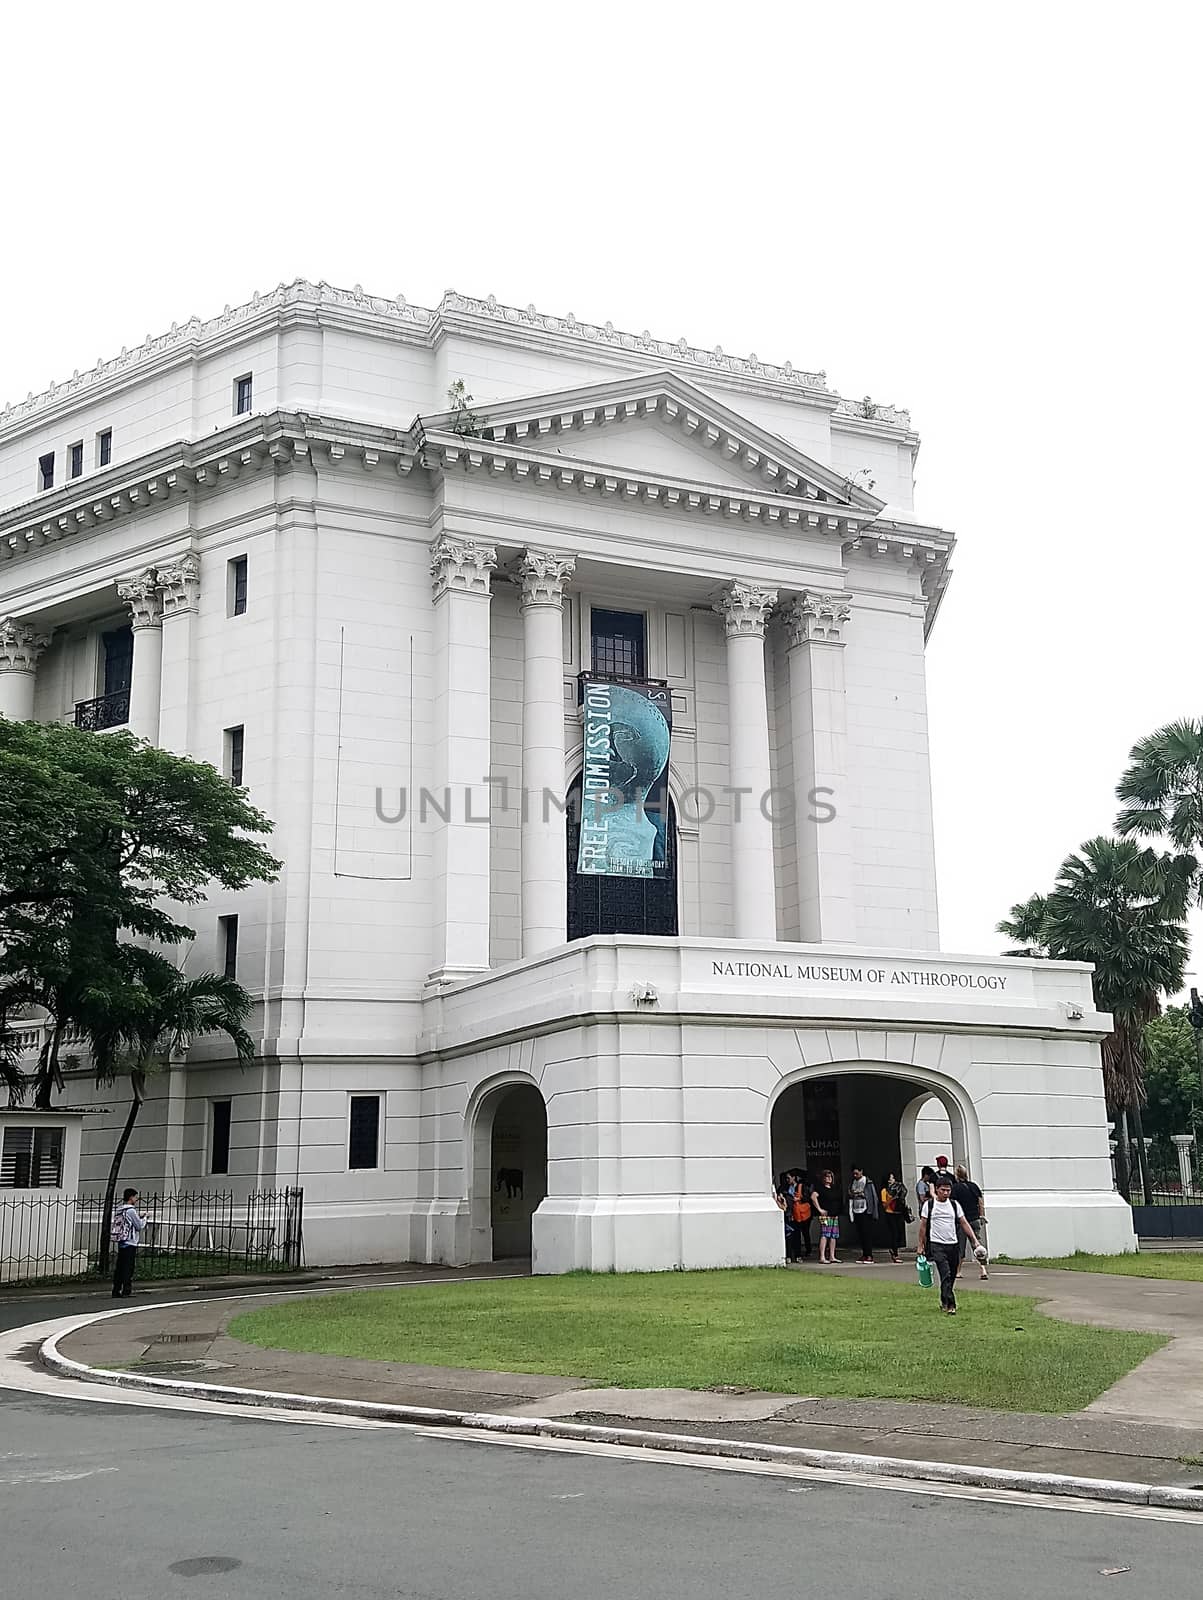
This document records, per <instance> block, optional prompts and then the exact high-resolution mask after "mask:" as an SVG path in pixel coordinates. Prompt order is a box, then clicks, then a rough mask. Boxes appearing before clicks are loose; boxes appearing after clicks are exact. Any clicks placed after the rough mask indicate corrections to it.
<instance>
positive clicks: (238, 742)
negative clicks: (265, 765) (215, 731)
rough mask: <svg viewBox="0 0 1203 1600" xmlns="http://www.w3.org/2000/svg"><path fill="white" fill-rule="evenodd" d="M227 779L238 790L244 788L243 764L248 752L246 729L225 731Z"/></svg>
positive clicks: (228, 729)
mask: <svg viewBox="0 0 1203 1600" xmlns="http://www.w3.org/2000/svg"><path fill="white" fill-rule="evenodd" d="M225 747H226V748H225V758H226V777H227V778H229V780H230V782H231V783H232V784H233V785H234V787H235V788H236V789H241V788H242V762H243V754H244V752H245V750H246V729H245V728H227V729H226V730H225Z"/></svg>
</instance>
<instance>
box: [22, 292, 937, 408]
mask: <svg viewBox="0 0 1203 1600" xmlns="http://www.w3.org/2000/svg"><path fill="white" fill-rule="evenodd" d="M298 316H302V317H308V318H309V319H310V320H312V321H314V322H317V323H320V322H321V321H322V320H323V319H329V318H330V317H331V316H335V317H338V318H340V319H344V320H346V321H349V322H353V323H358V324H360V325H364V324H369V325H375V326H376V327H378V328H380V329H381V331H385V332H391V333H392V334H393V336H398V335H399V336H401V337H403V338H408V339H409V340H410V341H412V342H416V343H419V344H422V345H424V346H426V347H430V346H433V345H434V344H435V343H436V342H437V341H438V340H439V338H440V337H441V336H442V334H443V333H444V332H445V331H446V330H447V329H448V328H452V327H472V328H475V329H477V330H478V331H481V332H482V333H483V332H484V331H485V330H488V329H495V330H496V333H497V334H498V335H500V336H502V337H504V338H508V339H511V340H522V339H524V338H525V339H526V340H527V341H528V342H530V343H537V344H542V345H547V344H550V343H557V344H560V345H564V344H567V345H570V346H573V347H575V348H576V350H578V351H582V352H584V351H588V352H593V353H595V354H596V355H604V356H606V357H607V358H609V359H611V360H615V359H617V360H624V359H625V360H627V361H633V362H635V363H636V364H637V365H639V364H641V365H650V364H655V365H656V366H663V365H665V364H667V365H670V366H672V367H674V368H678V369H680V368H685V369H688V370H690V371H692V372H694V373H696V374H697V375H699V376H700V377H702V378H703V379H704V377H706V376H710V377H718V378H720V379H724V380H726V381H728V382H731V383H734V384H735V385H736V386H737V387H745V386H746V387H751V388H761V389H765V388H767V389H774V390H777V391H779V392H785V393H794V394H797V393H799V392H807V393H809V394H810V395H811V396H813V397H814V398H816V399H818V398H819V397H820V396H826V397H829V400H834V399H835V398H836V397H835V396H834V395H832V391H831V390H830V389H829V387H828V384H827V375H826V373H824V372H821V371H808V370H805V369H803V368H797V367H795V366H794V365H793V363H792V362H790V361H785V362H781V363H774V362H769V361H761V360H760V359H759V357H757V356H756V355H755V354H753V355H748V356H732V355H728V354H726V352H725V351H724V350H723V349H722V347H721V346H720V345H716V346H714V348H713V349H703V348H702V347H700V346H698V345H692V344H690V343H689V341H688V340H686V339H684V338H681V339H676V340H668V339H656V338H653V337H652V335H651V334H650V333H649V332H648V331H647V330H646V329H645V330H644V332H642V333H639V334H635V333H624V332H623V331H621V330H620V329H617V328H615V327H614V325H613V323H611V322H606V323H593V322H581V321H579V320H578V319H577V317H575V316H574V315H573V314H572V313H571V312H570V313H569V314H568V316H566V317H558V316H553V315H550V314H548V313H546V312H540V311H536V310H535V308H534V306H530V305H528V306H527V307H526V308H525V309H519V308H518V307H517V306H507V305H503V304H501V303H500V302H499V301H498V300H497V298H496V296H495V295H487V296H485V297H484V298H483V299H478V298H475V297H473V296H470V295H461V294H457V293H456V292H455V291H454V290H452V289H449V290H448V291H447V292H446V293H445V294H444V295H443V298H442V300H441V301H440V302H439V305H438V306H437V307H436V308H435V309H433V310H430V309H427V308H426V307H423V306H416V305H410V304H409V302H408V301H407V300H406V298H405V296H404V295H397V296H395V297H394V298H388V297H383V296H379V295H369V294H365V293H364V291H363V289H362V287H361V286H360V285H359V284H356V285H355V287H354V288H353V289H339V288H336V287H335V286H334V285H332V284H328V283H311V282H309V281H308V280H307V279H304V278H298V279H296V280H295V281H294V282H292V283H280V284H278V285H277V286H276V288H274V289H272V290H270V291H268V292H267V293H266V294H260V293H259V292H258V291H256V292H255V293H254V294H253V295H252V296H251V298H250V300H248V301H247V302H246V303H245V304H243V305H240V306H233V307H231V306H228V305H227V306H226V307H225V309H224V310H223V311H222V312H221V314H220V315H219V316H216V317H209V318H207V319H204V320H202V319H201V318H200V317H196V316H193V317H189V318H188V320H187V321H186V322H183V323H175V322H173V323H172V325H171V327H170V329H169V330H168V331H167V332H166V333H162V334H157V335H150V334H148V335H147V337H146V338H145V339H144V340H143V342H142V343H141V344H139V345H135V346H134V347H133V348H132V349H128V348H124V347H123V348H122V350H121V353H120V355H118V356H115V357H113V358H112V359H110V360H105V359H103V358H102V359H100V360H99V361H97V363H96V365H95V366H94V367H92V368H91V369H89V370H88V371H85V372H80V371H79V370H78V369H77V370H76V371H75V372H74V373H73V374H72V375H71V377H70V378H68V379H67V380H66V381H65V382H62V383H57V382H56V383H52V384H51V385H50V387H49V388H48V389H45V390H43V391H42V392H41V393H40V394H36V395H35V394H33V393H32V392H31V393H30V394H28V395H27V396H26V397H25V399H24V400H22V401H19V402H17V403H16V404H13V403H12V402H9V403H7V404H6V405H5V406H4V407H3V408H2V409H0V433H3V432H4V431H5V430H7V429H9V428H14V427H18V426H20V425H21V424H23V423H25V422H27V421H28V420H30V419H32V418H34V417H37V416H38V415H39V414H42V413H48V412H50V411H52V410H54V409H55V408H56V407H63V406H69V405H73V404H76V403H78V401H79V399H80V398H81V397H82V398H85V399H88V400H91V399H94V398H96V397H97V395H98V393H99V392H105V391H107V390H108V389H109V388H111V387H113V386H114V385H120V383H122V382H124V381H127V380H128V379H130V378H137V377H139V376H141V375H143V374H144V373H145V372H148V371H153V370H157V369H158V368H160V367H162V366H164V365H171V364H173V363H175V362H177V361H185V360H190V359H196V358H198V357H200V356H202V355H204V354H207V353H209V352H210V351H211V350H213V349H214V348H217V347H219V346H220V345H222V344H223V343H228V342H231V341H232V340H234V339H237V338H239V337H241V336H243V335H244V334H245V332H247V331H254V330H256V328H257V327H259V326H270V325H271V324H273V323H279V322H280V321H281V320H284V319H295V318H296V317H298ZM842 405H843V407H846V408H847V409H846V410H844V411H842V414H843V415H847V416H852V417H860V418H862V419H863V418H864V417H865V415H866V413H865V410H864V407H865V402H864V401H844V402H842ZM858 407H859V408H860V410H859V411H858V409H857V408H858ZM904 418H905V419H906V420H905V421H904V420H903V419H904ZM873 420H875V421H877V422H878V423H886V424H890V425H894V426H902V427H908V428H909V418H908V417H907V415H906V413H905V412H903V411H897V410H895V409H894V408H892V407H887V406H875V407H874V408H873Z"/></svg>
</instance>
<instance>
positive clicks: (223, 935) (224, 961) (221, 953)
mask: <svg viewBox="0 0 1203 1600" xmlns="http://www.w3.org/2000/svg"><path fill="white" fill-rule="evenodd" d="M217 937H218V957H219V959H220V961H221V970H222V971H223V972H224V973H225V975H226V977H227V978H230V979H232V980H236V979H237V977H238V918H237V917H236V916H229V917H218V919H217Z"/></svg>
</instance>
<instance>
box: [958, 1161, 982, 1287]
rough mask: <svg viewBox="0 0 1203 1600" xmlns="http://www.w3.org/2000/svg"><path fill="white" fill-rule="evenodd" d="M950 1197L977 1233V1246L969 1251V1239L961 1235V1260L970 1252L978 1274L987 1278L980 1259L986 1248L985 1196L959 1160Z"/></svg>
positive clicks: (965, 1259)
mask: <svg viewBox="0 0 1203 1600" xmlns="http://www.w3.org/2000/svg"><path fill="white" fill-rule="evenodd" d="M952 1198H953V1199H954V1200H955V1201H956V1202H957V1204H958V1205H959V1206H960V1208H961V1210H962V1211H963V1212H964V1213H965V1221H966V1222H967V1223H968V1224H969V1226H970V1227H971V1228H972V1229H973V1231H974V1233H975V1234H976V1235H977V1239H978V1248H977V1250H976V1251H972V1252H971V1248H970V1244H969V1240H968V1239H967V1238H966V1237H965V1236H964V1235H962V1237H961V1260H962V1261H966V1262H967V1261H968V1260H969V1257H970V1254H971V1253H972V1254H973V1255H974V1258H975V1260H976V1261H977V1264H978V1267H979V1269H980V1270H979V1273H978V1276H979V1277H982V1278H988V1277H989V1276H990V1274H989V1272H988V1271H987V1265H986V1262H985V1261H983V1260H982V1252H983V1251H985V1250H986V1248H987V1245H986V1218H985V1215H984V1212H985V1208H986V1197H985V1195H984V1194H983V1193H982V1191H981V1189H980V1188H979V1187H978V1185H977V1184H976V1183H974V1181H973V1179H972V1178H971V1177H970V1176H969V1169H968V1168H967V1167H966V1166H964V1165H963V1164H962V1163H961V1162H958V1163H957V1166H956V1177H955V1179H954V1181H953V1185H952Z"/></svg>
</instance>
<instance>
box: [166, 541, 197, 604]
mask: <svg viewBox="0 0 1203 1600" xmlns="http://www.w3.org/2000/svg"><path fill="white" fill-rule="evenodd" d="M158 579H159V588H160V589H161V590H162V594H163V615H164V616H165V617H174V616H175V615H176V614H177V613H178V612H181V611H195V610H197V608H198V607H199V605H200V557H199V556H198V555H197V554H196V552H195V551H192V550H189V551H188V552H187V553H186V554H185V555H182V556H181V557H180V558H179V560H178V561H172V562H169V563H168V564H167V566H165V567H160V568H159V569H158Z"/></svg>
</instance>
